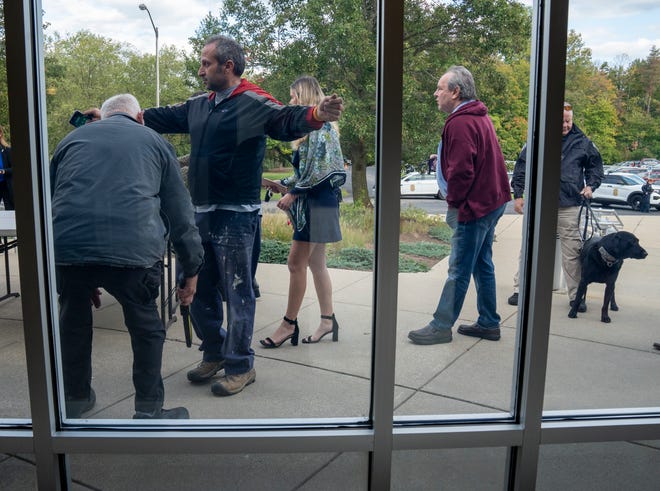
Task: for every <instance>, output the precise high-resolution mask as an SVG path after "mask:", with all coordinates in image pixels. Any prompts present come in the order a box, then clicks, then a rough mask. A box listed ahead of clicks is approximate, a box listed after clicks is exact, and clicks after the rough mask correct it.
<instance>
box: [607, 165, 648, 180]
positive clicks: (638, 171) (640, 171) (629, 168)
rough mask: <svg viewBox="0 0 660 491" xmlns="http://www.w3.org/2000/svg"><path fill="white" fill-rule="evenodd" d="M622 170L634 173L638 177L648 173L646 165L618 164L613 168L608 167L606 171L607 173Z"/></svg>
mask: <svg viewBox="0 0 660 491" xmlns="http://www.w3.org/2000/svg"><path fill="white" fill-rule="evenodd" d="M621 172H624V173H626V174H634V175H636V176H639V177H642V178H643V177H646V175H647V174H648V173H649V169H647V168H646V167H637V166H635V167H632V166H619V167H615V168H613V169H610V170H609V171H607V174H612V173H621Z"/></svg>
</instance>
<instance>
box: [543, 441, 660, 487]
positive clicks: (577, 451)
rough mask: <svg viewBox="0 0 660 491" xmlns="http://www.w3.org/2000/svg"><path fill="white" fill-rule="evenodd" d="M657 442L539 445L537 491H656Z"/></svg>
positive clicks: (659, 449)
mask: <svg viewBox="0 0 660 491" xmlns="http://www.w3.org/2000/svg"><path fill="white" fill-rule="evenodd" d="M659 452H660V442H658V441H643V442H606V443H573V444H563V445H542V446H541V450H540V454H539V468H538V477H537V481H536V482H537V489H538V490H541V491H542V490H554V489H656V488H657V487H658V479H660V466H658V455H659Z"/></svg>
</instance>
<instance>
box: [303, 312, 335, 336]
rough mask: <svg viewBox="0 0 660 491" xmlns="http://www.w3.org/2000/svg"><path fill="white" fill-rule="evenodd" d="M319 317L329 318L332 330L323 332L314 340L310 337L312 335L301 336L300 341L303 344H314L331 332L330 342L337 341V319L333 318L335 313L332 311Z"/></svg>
mask: <svg viewBox="0 0 660 491" xmlns="http://www.w3.org/2000/svg"><path fill="white" fill-rule="evenodd" d="M321 319H329V320H332V330H331V331H327V332H324V333H323V334H322V335H321V337H320V338H318V339H317V340H316V341H315V340H313V339H312V336H311V335H310V336H307V337H306V338H303V340H302V342H303V344H314V343H318V342H319V341H321V339H323V338H324V337H325V336H327V335H328V334H330V333H332V342H333V343H336V342H337V341H339V323H338V322H337V319H336V318H335V314H334V313H333V314H332V315H322V316H321Z"/></svg>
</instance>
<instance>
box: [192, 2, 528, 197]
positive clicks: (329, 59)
mask: <svg viewBox="0 0 660 491" xmlns="http://www.w3.org/2000/svg"><path fill="white" fill-rule="evenodd" d="M376 5H377V4H376V2H375V1H374V0H363V1H361V2H355V1H351V0H330V1H324V0H306V1H303V2H297V3H292V2H291V1H290V0H227V1H226V2H224V3H223V6H222V8H221V10H220V12H219V16H218V17H217V18H216V17H213V15H212V14H209V15H208V16H207V17H206V18H205V19H204V20H203V21H202V23H201V25H200V27H199V29H198V31H197V33H196V34H197V35H196V36H195V37H194V38H191V42H192V44H193V46H195V47H196V48H201V42H203V41H202V39H203V37H206V36H207V35H209V34H211V33H214V32H223V33H227V34H228V35H230V36H231V37H233V38H235V39H236V40H237V41H238V42H240V43H241V44H242V45H243V46H244V47H245V49H246V51H247V53H248V55H249V60H250V64H251V67H252V70H253V71H252V74H251V76H252V77H253V78H256V79H257V81H259V82H260V83H261V84H262V85H263V86H264V88H266V89H267V90H269V91H270V92H271V93H273V94H274V95H276V96H277V97H280V98H283V99H284V100H286V98H288V88H289V85H290V84H291V82H293V80H294V79H295V78H297V77H298V76H299V75H302V74H312V75H314V76H315V77H316V78H317V79H319V81H320V82H321V84H322V86H323V87H324V89H326V91H328V92H337V93H339V94H340V95H341V96H342V97H343V98H344V100H345V101H346V104H345V106H346V111H345V113H344V115H343V116H342V120H341V121H340V127H341V140H342V148H343V150H344V153H345V156H346V157H347V158H348V159H350V160H351V161H352V164H353V169H352V182H353V197H354V199H355V200H356V201H358V202H360V203H363V204H365V205H367V206H370V205H371V203H370V201H369V198H368V195H367V187H366V167H367V166H368V165H372V164H373V163H374V158H375V156H374V151H373V149H374V147H375V141H374V135H375V127H376V126H375V124H376V121H375V111H376V62H377V58H376V36H377V34H376ZM405 9H406V10H405V24H404V40H403V42H404V66H405V67H406V68H405V70H404V73H403V92H404V96H403V97H404V101H403V142H402V149H403V158H404V160H408V161H413V162H419V161H421V160H423V159H425V158H427V157H428V154H429V153H431V152H433V151H434V150H435V147H436V145H437V142H438V138H439V133H440V131H439V129H440V127H441V123H442V120H443V118H444V116H443V115H440V114H439V113H438V111H437V107H436V105H435V103H434V102H433V92H434V90H435V85H436V83H437V79H438V77H439V73H440V72H441V71H442V70H443V69H444V68H447V67H448V66H449V65H451V64H465V65H470V68H471V69H472V71H473V73H474V74H475V78H477V80H479V81H480V83H481V84H482V86H483V87H487V86H488V84H489V83H490V82H491V81H492V79H493V77H496V78H497V82H498V84H499V86H503V87H509V86H511V88H512V90H511V94H515V95H516V97H517V98H520V96H522V99H520V101H519V103H518V102H517V103H515V104H510V103H509V104H506V105H502V108H506V109H504V111H510V110H511V109H510V108H511V107H513V108H515V110H519V108H521V107H524V108H525V110H523V111H521V112H520V114H519V115H516V116H519V117H517V119H515V118H514V121H515V122H514V123H513V124H512V125H504V124H502V125H501V127H502V128H503V131H505V128H506V130H507V131H509V130H510V132H511V134H515V135H516V142H515V144H514V145H512V146H513V147H519V146H521V145H522V142H521V141H520V138H521V134H523V133H524V131H521V129H520V128H521V125H522V124H523V119H524V115H525V114H526V103H525V102H524V97H526V89H525V87H526V83H527V82H526V80H527V79H528V78H529V75H528V71H527V72H525V73H522V74H521V75H522V76H519V77H518V76H517V75H518V74H517V73H516V74H515V75H512V72H511V71H507V70H506V69H504V68H503V63H504V62H505V61H507V60H516V61H517V62H518V64H517V65H516V68H517V69H522V68H525V65H524V63H522V64H521V63H520V61H521V60H522V59H523V58H524V56H525V55H526V53H527V51H528V50H527V49H526V48H525V46H528V45H529V35H530V30H531V27H530V26H531V21H530V16H529V10H528V9H526V8H525V7H523V6H521V5H520V4H518V3H515V2H510V1H507V0H478V1H471V2H467V1H453V2H451V3H444V2H442V3H438V4H429V3H414V2H407V3H406V7H405ZM493 71H495V73H496V75H493ZM511 76H513V79H514V81H519V82H520V83H513V84H509V83H508V82H510V80H509V79H508V77H511ZM520 89H523V90H520ZM483 93H484V94H485V95H486V96H487V99H488V97H490V96H491V95H494V92H489V91H488V90H484V91H483ZM493 101H495V97H493ZM487 102H488V101H487ZM509 102H510V101H509ZM496 105H497V104H496ZM494 116H495V118H494V119H497V113H495V115H494ZM520 116H522V117H523V119H521V117H520ZM504 119H507V120H509V119H510V118H508V117H507V115H505V114H502V115H501V116H500V120H504ZM436 128H437V129H436ZM516 152H517V151H516Z"/></svg>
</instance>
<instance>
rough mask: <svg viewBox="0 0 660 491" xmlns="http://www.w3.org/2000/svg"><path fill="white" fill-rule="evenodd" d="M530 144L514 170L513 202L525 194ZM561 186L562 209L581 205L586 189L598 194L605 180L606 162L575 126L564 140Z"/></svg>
mask: <svg viewBox="0 0 660 491" xmlns="http://www.w3.org/2000/svg"><path fill="white" fill-rule="evenodd" d="M526 166H527V145H524V146H523V148H522V151H521V152H520V155H519V156H518V160H516V166H515V167H514V170H513V178H512V179H511V187H512V188H513V197H514V199H518V198H522V196H523V194H524V192H525V170H526ZM560 180H561V182H560V184H559V207H560V208H564V207H569V206H580V205H581V204H582V196H581V195H580V191H582V189H584V186H585V185H586V186H589V187H591V190H592V191H595V190H596V188H598V186H600V183H601V181H602V180H603V160H602V159H601V156H600V152H598V149H597V148H596V145H594V144H593V142H592V141H591V140H590V139H589V138H587V136H586V135H585V134H584V133H582V130H580V128H578V127H577V126H576V125H575V124H573V127H572V128H571V130H570V131H569V132H568V134H567V135H566V136H565V137H563V138H562V143H561V177H560Z"/></svg>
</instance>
